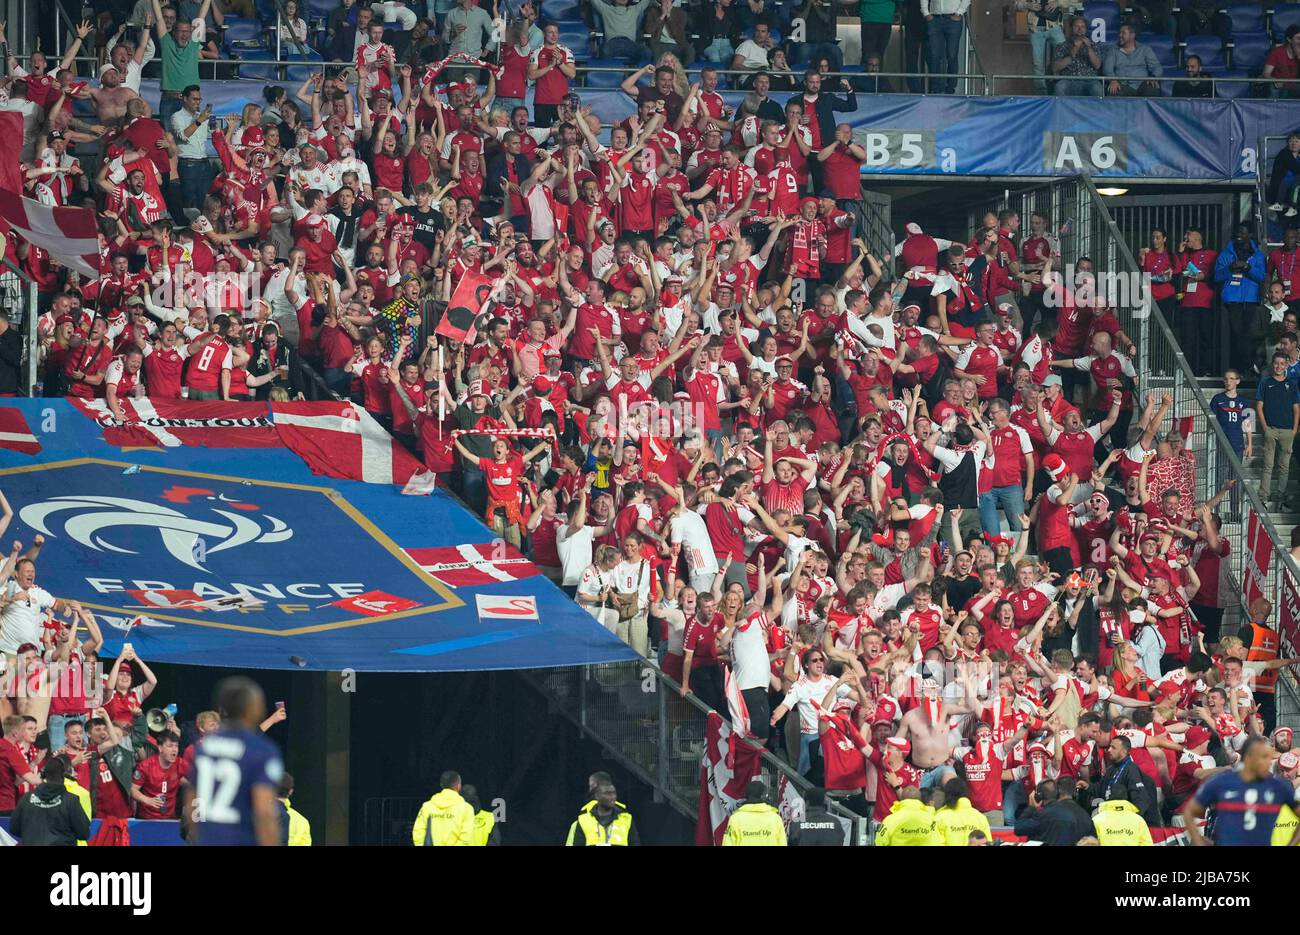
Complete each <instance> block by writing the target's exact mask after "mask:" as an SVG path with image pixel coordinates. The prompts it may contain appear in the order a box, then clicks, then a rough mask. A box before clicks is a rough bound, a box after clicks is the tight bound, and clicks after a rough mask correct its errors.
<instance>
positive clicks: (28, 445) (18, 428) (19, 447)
mask: <svg viewBox="0 0 1300 935" xmlns="http://www.w3.org/2000/svg"><path fill="white" fill-rule="evenodd" d="M0 448H7V449H9V450H10V451H21V452H22V453H23V454H28V455H34V454H36V453H37V452H39V451H40V450H41V443H40V442H38V441H37V440H36V436H35V435H33V434H32V430H31V428H30V427H29V426H28V425H27V420H26V419H25V418H23V413H22V410H21V409H0Z"/></svg>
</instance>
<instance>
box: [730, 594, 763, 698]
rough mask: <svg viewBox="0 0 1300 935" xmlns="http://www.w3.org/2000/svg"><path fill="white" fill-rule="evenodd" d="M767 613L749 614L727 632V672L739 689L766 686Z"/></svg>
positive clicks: (745, 689)
mask: <svg viewBox="0 0 1300 935" xmlns="http://www.w3.org/2000/svg"><path fill="white" fill-rule="evenodd" d="M768 626H769V624H768V620H767V615H766V614H764V613H762V612H761V611H760V612H759V613H756V614H751V615H750V616H749V618H748V619H746V620H745V621H744V622H743V623H740V624H737V625H736V629H735V630H734V631H732V635H731V675H732V677H733V678H734V679H735V680H736V687H737V688H739V689H740V690H741V691H749V690H750V689H753V688H766V687H767V686H768V683H769V682H770V681H771V679H772V666H771V661H770V660H769V659H768V658H767V627H768Z"/></svg>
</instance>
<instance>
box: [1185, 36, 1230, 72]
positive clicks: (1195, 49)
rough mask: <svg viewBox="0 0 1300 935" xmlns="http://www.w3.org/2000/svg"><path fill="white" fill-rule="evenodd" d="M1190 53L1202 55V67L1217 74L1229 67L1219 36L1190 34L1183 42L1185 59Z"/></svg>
mask: <svg viewBox="0 0 1300 935" xmlns="http://www.w3.org/2000/svg"><path fill="white" fill-rule="evenodd" d="M1188 55H1199V56H1200V57H1201V68H1203V69H1204V70H1205V71H1213V72H1215V73H1216V74H1217V73H1218V72H1221V71H1223V69H1224V68H1226V67H1227V62H1225V61H1224V58H1223V43H1222V42H1220V41H1219V37H1218V36H1188V37H1187V39H1186V40H1185V41H1184V43H1183V59H1184V60H1186V58H1187V56H1188Z"/></svg>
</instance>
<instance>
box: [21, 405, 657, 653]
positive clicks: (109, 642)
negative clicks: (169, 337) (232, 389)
mask: <svg viewBox="0 0 1300 935" xmlns="http://www.w3.org/2000/svg"><path fill="white" fill-rule="evenodd" d="M3 408H6V409H18V410H19V411H21V412H22V414H23V416H24V417H25V419H26V422H27V425H28V426H29V428H30V430H31V432H32V433H33V434H34V435H35V436H36V439H37V441H38V442H39V444H40V446H41V450H40V451H39V452H38V453H36V454H28V453H23V452H21V451H15V450H11V449H9V448H4V447H0V490H3V491H4V493H5V495H6V497H7V498H8V500H9V503H10V505H11V506H12V508H13V510H14V514H15V515H14V519H13V522H12V524H11V525H10V528H9V530H8V535H7V537H6V540H5V541H6V543H9V542H12V541H13V540H15V539H17V540H21V541H22V542H23V543H24V545H27V544H30V543H31V541H32V539H33V537H34V536H35V535H37V534H38V533H40V534H43V535H44V536H45V539H46V542H45V546H44V549H43V551H42V552H41V554H40V557H39V559H38V561H37V567H38V574H37V583H38V584H39V585H40V586H41V587H44V588H45V589H46V590H48V591H50V592H51V593H52V594H54V596H55V597H59V598H65V599H73V600H77V601H80V602H81V603H82V604H83V605H84V606H86V607H89V608H91V609H93V611H94V613H95V614H96V615H97V617H99V619H100V621H101V626H102V628H103V630H104V635H105V643H106V650H105V651H106V653H107V654H108V655H116V653H117V651H118V648H119V647H120V645H121V643H122V642H123V639H124V638H125V639H129V640H130V642H131V643H133V644H134V646H135V647H136V649H137V651H138V652H139V654H140V656H141V657H142V658H144V659H145V660H147V661H149V662H174V663H186V664H192V665H212V666H228V667H234V668H249V669H296V668H305V669H318V670H331V671H339V670H343V669H352V670H356V671H414V672H443V671H463V670H481V669H513V668H532V667H548V666H569V665H582V664H593V663H605V662H614V661H619V660H626V659H632V658H635V654H634V653H633V652H632V650H631V649H629V648H628V647H627V646H626V645H625V644H624V643H623V642H622V641H620V640H619V639H618V638H617V637H615V636H614V635H613V634H611V633H610V632H608V631H607V630H605V629H604V628H603V627H601V626H600V625H599V624H598V623H597V622H596V621H595V620H594V619H593V618H592V617H591V616H590V615H589V614H587V613H585V612H584V611H583V610H581V609H580V608H579V607H578V606H577V605H576V604H575V603H574V602H573V601H572V600H570V599H569V598H568V597H567V596H566V595H565V594H564V593H563V592H561V591H560V590H559V589H558V588H557V587H556V586H555V585H554V584H552V583H551V582H550V581H549V580H547V579H546V578H545V577H543V576H542V575H540V574H538V573H537V570H536V567H535V566H533V565H532V564H531V563H529V562H528V561H526V560H525V559H524V558H523V557H522V556H520V555H519V554H518V553H517V552H515V551H513V550H512V549H509V548H508V547H506V546H505V545H504V544H502V543H496V544H494V543H493V541H492V534H491V532H490V531H489V530H488V529H487V528H486V527H485V526H484V525H483V523H482V522H481V521H480V519H479V518H478V517H476V516H474V515H473V514H471V513H470V512H469V511H468V510H466V509H465V508H464V507H463V506H462V505H461V504H460V503H459V502H458V501H457V500H455V499H454V498H453V497H451V496H449V495H447V494H445V493H443V492H441V491H437V492H435V493H434V494H433V495H431V496H404V495H403V494H402V493H401V490H400V488H398V487H395V486H391V485H380V484H366V483H361V482H357V481H344V480H334V479H332V478H328V477H318V476H313V475H312V474H311V472H310V471H309V470H308V468H307V466H306V465H305V464H304V463H303V461H302V460H301V459H300V458H298V457H297V456H296V455H294V454H293V452H292V451H290V450H289V449H287V448H258V449H240V448H213V447H176V448H167V449H122V448H117V447H113V446H110V445H109V444H107V443H106V442H105V441H104V440H103V437H102V434H101V426H100V425H99V424H97V423H96V422H95V421H94V420H93V419H91V418H90V417H88V416H87V415H85V414H83V413H82V412H79V411H78V410H76V409H74V408H72V407H71V406H70V405H69V404H68V403H67V402H65V401H63V400H17V401H14V402H13V403H12V404H11V405H7V406H5V407H3ZM267 417H268V418H272V419H273V416H271V414H270V412H269V409H268V412H267ZM6 434H7V433H0V446H3V445H5V444H6V442H5V440H4V439H5V436H6ZM140 618H142V619H140Z"/></svg>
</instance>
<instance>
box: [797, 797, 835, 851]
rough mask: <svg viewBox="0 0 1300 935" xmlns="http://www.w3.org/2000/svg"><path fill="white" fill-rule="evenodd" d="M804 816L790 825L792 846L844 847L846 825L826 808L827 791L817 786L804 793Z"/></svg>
mask: <svg viewBox="0 0 1300 935" xmlns="http://www.w3.org/2000/svg"><path fill="white" fill-rule="evenodd" d="M803 804H804V816H803V819H802V820H801V821H796V822H792V823H791V825H790V846H791V847H843V846H844V825H843V824H842V823H841V822H840V820H839V819H838V818H836V817H835V816H834V815H832V814H831V813H830V812H828V811H827V810H826V793H825V792H824V791H822V790H821V789H819V788H817V787H815V786H814V787H813V788H811V789H809V790H808V791H807V792H806V793H804V797H803Z"/></svg>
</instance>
